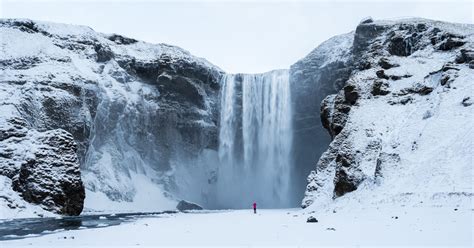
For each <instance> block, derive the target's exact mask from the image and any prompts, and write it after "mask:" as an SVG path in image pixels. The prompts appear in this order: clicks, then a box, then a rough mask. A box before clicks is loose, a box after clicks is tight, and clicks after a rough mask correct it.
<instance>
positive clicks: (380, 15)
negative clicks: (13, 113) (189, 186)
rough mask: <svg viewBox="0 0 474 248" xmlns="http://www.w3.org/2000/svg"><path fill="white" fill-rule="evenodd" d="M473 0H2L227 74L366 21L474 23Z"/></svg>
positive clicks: (276, 63) (264, 67) (272, 61)
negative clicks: (163, 46)
mask: <svg viewBox="0 0 474 248" xmlns="http://www.w3.org/2000/svg"><path fill="white" fill-rule="evenodd" d="M473 5H474V4H473V2H472V1H454V0H452V1H444V2H440V1H437V2H430V1H417V2H414V1H403V2H401V1H397V2H394V1H391V2H385V1H373V0H372V1H351V2H340V1H337V2H335V1H332V2H329V1H278V2H275V1H273V2H271V1H268V0H267V1H220V2H218V1H199V0H191V1H160V0H156V1H153V0H148V1H145V0H141V1H131V0H128V1H112V0H101V1H90V0H86V1H78V0H75V1H74V0H72V1H68V0H63V1H51V0H50V1H47V0H36V1H35V0H0V16H1V17H4V18H17V17H21V18H30V19H35V20H45V21H53V22H62V23H72V24H81V25H87V26H90V27H92V28H93V29H94V30H96V31H99V32H104V33H119V34H123V35H125V36H129V37H132V38H136V39H139V40H144V41H148V42H152V43H168V44H172V45H177V46H180V47H182V48H184V49H186V50H188V51H190V52H191V53H193V54H194V55H197V56H200V57H204V58H206V59H208V60H209V61H210V62H212V63H214V64H216V65H217V66H219V67H221V68H222V69H224V70H226V71H227V72H264V71H269V70H272V69H279V68H288V67H289V66H290V65H291V64H293V63H294V62H296V61H297V60H298V59H300V58H302V57H304V56H305V55H306V54H307V53H309V52H310V51H311V50H313V49H314V48H315V47H316V46H317V45H318V44H320V43H321V42H323V41H324V40H326V39H328V38H330V37H332V36H334V35H337V34H341V33H346V32H350V31H351V30H353V29H355V27H356V26H357V24H358V23H359V21H360V20H361V19H362V18H364V17H366V16H372V17H373V18H375V19H387V18H397V17H411V16H416V17H425V18H430V19H437V20H444V21H450V22H461V23H473V12H474V7H473Z"/></svg>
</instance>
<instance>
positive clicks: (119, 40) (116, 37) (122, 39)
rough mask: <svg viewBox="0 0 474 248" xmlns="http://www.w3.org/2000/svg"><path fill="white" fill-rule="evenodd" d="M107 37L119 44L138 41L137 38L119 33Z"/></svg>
mask: <svg viewBox="0 0 474 248" xmlns="http://www.w3.org/2000/svg"><path fill="white" fill-rule="evenodd" d="M107 39H109V40H111V41H113V42H115V43H117V44H119V45H130V44H133V43H137V42H138V41H137V40H135V39H132V38H128V37H125V36H122V35H118V34H112V35H110V36H108V37H107Z"/></svg>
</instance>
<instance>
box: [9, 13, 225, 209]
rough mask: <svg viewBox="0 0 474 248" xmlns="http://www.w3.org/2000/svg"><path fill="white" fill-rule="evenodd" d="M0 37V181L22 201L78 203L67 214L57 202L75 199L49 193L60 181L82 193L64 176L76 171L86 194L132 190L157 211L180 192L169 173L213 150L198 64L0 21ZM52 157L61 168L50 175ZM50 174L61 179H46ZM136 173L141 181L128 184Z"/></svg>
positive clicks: (210, 106)
mask: <svg viewBox="0 0 474 248" xmlns="http://www.w3.org/2000/svg"><path fill="white" fill-rule="evenodd" d="M0 37H1V39H0V42H1V52H0V53H1V56H0V68H1V71H0V73H1V74H0V113H1V116H0V154H1V156H0V174H1V175H3V176H7V177H9V178H12V179H13V184H15V185H16V186H15V187H14V188H15V189H16V190H18V191H19V192H20V193H21V194H22V195H23V198H24V199H25V200H27V201H30V202H34V203H38V204H40V205H41V206H43V207H45V208H46V209H49V210H51V209H54V211H56V212H58V213H62V214H79V213H80V210H81V209H82V200H81V201H75V200H74V201H72V203H74V204H75V206H74V207H73V208H71V207H70V206H69V205H68V204H69V202H67V200H72V199H75V198H74V197H76V198H77V199H79V198H81V197H82V198H83V195H84V193H83V191H80V190H79V189H77V190H79V191H76V188H75V187H72V188H71V189H74V190H72V191H73V192H69V193H74V192H75V193H76V194H75V195H74V196H73V197H71V198H68V197H66V198H67V199H63V198H61V197H63V196H65V195H61V194H56V193H57V192H55V190H56V189H61V183H62V182H64V181H67V182H71V183H72V182H73V181H74V183H73V184H74V185H76V186H79V185H82V183H81V182H80V178H79V180H78V181H77V180H73V181H70V180H69V178H68V176H69V175H70V174H69V172H71V173H73V174H74V176H75V177H79V174H78V173H79V171H78V166H77V165H79V164H80V168H81V174H82V180H83V183H84V185H85V187H86V190H87V191H88V192H92V193H96V194H103V195H104V196H105V197H107V198H109V199H110V200H113V201H117V202H120V201H122V202H127V203H129V202H134V201H135V200H136V196H137V191H139V190H140V191H142V192H148V193H147V194H149V193H150V192H153V194H151V193H150V195H149V196H143V197H142V198H147V197H148V198H150V197H151V198H150V199H154V200H156V203H155V204H156V208H157V209H160V208H161V207H163V206H164V205H166V206H169V205H170V204H169V202H166V203H163V199H164V198H172V197H170V193H169V192H173V193H175V192H179V191H182V190H183V189H182V188H180V186H182V185H183V184H184V183H181V184H180V183H176V180H175V177H178V176H179V175H176V173H175V172H176V171H177V169H176V166H177V165H180V164H186V163H182V161H190V160H191V161H193V159H195V158H196V157H198V156H200V153H201V152H202V151H203V150H205V149H211V150H212V149H214V150H215V149H217V134H218V130H217V129H218V128H217V123H218V119H219V111H218V108H217V105H218V92H219V84H218V81H219V78H220V76H221V74H222V71H221V70H220V69H219V68H217V67H216V66H214V65H212V64H210V63H209V62H207V61H206V60H204V59H201V58H197V57H194V56H192V55H191V54H190V53H189V52H187V51H185V50H183V49H181V48H178V47H174V46H170V45H166V44H149V43H145V42H140V41H136V40H134V39H130V38H126V37H123V36H120V35H115V34H112V35H106V34H101V33H97V32H95V31H93V30H92V29H91V28H88V27H84V26H74V25H65V24H57V23H48V22H37V21H31V20H25V19H3V20H0ZM71 135H72V136H71ZM69 137H73V139H74V142H75V143H76V144H77V160H78V162H74V159H75V158H73V154H72V149H73V146H74V147H75V146H76V145H72V140H69ZM55 139H59V140H55ZM33 144H38V149H37V151H32V149H33V148H34V146H33ZM42 144H44V146H43V145H42ZM61 146H64V147H67V149H66V150H62V148H61ZM35 149H36V148H35ZM41 154H45V155H44V157H41V159H38V158H39V157H40V155H41ZM55 154H56V155H57V156H59V157H60V161H61V163H62V162H64V163H63V164H62V165H61V166H59V167H58V166H56V165H55V163H57V162H58V161H56V160H54V159H52V158H53V157H54V156H56V155H55ZM64 155H67V158H66V157H64ZM35 157H36V160H34V159H35ZM33 160H34V161H36V163H33V162H31V163H26V164H25V161H33ZM187 164H193V163H189V162H188V163H187ZM56 169H58V171H61V173H63V170H65V171H64V173H63V174H61V173H60V174H57V175H56V174H54V173H52V174H49V173H48V171H49V170H54V171H56ZM193 169H194V170H197V171H199V168H190V170H193ZM56 172H57V171H56ZM191 174H192V173H191ZM140 175H145V178H148V180H149V181H150V182H149V183H136V182H135V181H134V179H133V178H136V177H141V176H140ZM35 177H38V178H35ZM15 178H20V179H21V180H17V181H16V180H15ZM186 179H187V178H186V177H185V178H184V179H182V181H181V182H183V181H185V180H186ZM35 180H38V182H36V181H35ZM32 181H35V182H34V183H33V182H32ZM15 182H18V183H17V184H16V183H15ZM44 182H51V183H53V182H54V183H55V184H56V185H55V187H53V188H54V189H52V188H50V187H49V186H46V185H49V183H46V184H44V185H43V183H44ZM140 185H141V186H143V185H147V187H151V188H146V189H143V188H141V189H140V188H138V187H139V186H140ZM81 187H82V186H81ZM31 192H34V193H32V194H29V193H31ZM78 192H79V193H78ZM80 192H82V193H80ZM157 192H158V193H157ZM2 193H3V192H1V193H0V194H2ZM62 193H64V192H62ZM69 193H66V195H67V194H69ZM60 195H61V196H60ZM141 195H143V194H141ZM94 197H99V196H96V195H95V196H94ZM140 197H141V196H140ZM49 199H54V201H53V202H54V204H53V203H52V202H50V201H49ZM60 201H64V202H66V203H64V204H65V205H62V206H60V205H61V204H59V205H58V204H56V203H57V202H60ZM169 201H174V200H172V199H170V200H169ZM86 202H88V203H91V202H90V201H86ZM160 202H161V203H163V204H164V205H160V204H161V203H160ZM92 204H93V203H92ZM172 205H175V204H172ZM65 206H68V207H65ZM56 207H57V208H56ZM86 207H87V208H88V209H100V208H101V206H95V205H91V206H86ZM140 210H142V209H140V208H139V207H137V208H136V211H140ZM147 210H149V209H148V208H147Z"/></svg>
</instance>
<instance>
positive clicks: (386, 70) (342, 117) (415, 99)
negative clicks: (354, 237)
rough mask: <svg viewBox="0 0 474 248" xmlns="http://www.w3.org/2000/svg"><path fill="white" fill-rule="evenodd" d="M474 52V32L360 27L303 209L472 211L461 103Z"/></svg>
mask: <svg viewBox="0 0 474 248" xmlns="http://www.w3.org/2000/svg"><path fill="white" fill-rule="evenodd" d="M473 50H474V25H469V24H451V23H444V22H438V21H431V20H425V19H406V20H398V21H374V22H368V23H367V22H362V23H361V24H360V25H359V26H358V27H357V29H356V32H355V33H354V42H353V44H352V48H351V50H350V51H349V52H350V53H351V56H352V64H351V66H352V68H353V69H352V72H351V73H350V77H349V78H348V79H347V80H346V81H345V82H344V84H345V85H344V87H343V89H341V90H340V91H339V92H338V93H337V94H335V95H329V96H327V97H326V98H325V99H324V101H323V102H322V107H321V109H322V114H321V116H322V122H323V125H324V127H325V128H326V129H327V130H328V131H329V133H330V134H331V136H332V137H333V141H332V142H331V144H330V146H329V148H328V150H327V151H326V152H324V154H323V155H322V156H321V158H320V159H319V162H318V163H317V166H316V169H315V170H314V171H313V172H311V173H310V175H309V176H308V184H307V187H306V193H305V198H304V199H303V202H302V206H303V207H308V206H310V205H312V208H318V207H321V206H322V205H324V204H327V203H331V202H332V201H333V199H334V198H337V199H336V201H340V202H344V203H342V204H345V203H347V202H348V201H352V200H353V201H357V202H359V203H377V202H378V203H380V202H387V201H393V202H399V203H402V202H403V203H408V204H417V203H420V202H421V203H422V202H423V201H425V202H438V203H439V201H438V200H439V199H440V198H443V199H449V200H448V201H450V202H453V203H456V204H466V203H467V204H468V203H469V201H470V200H471V199H472V196H473V193H472V185H473V184H472V183H473V181H472V161H473V157H472V140H473V139H474V136H473V134H474V132H473V120H474V118H473V117H474V116H473V109H472V105H469V104H467V105H466V104H463V101H465V100H464V99H472V97H473V96H472V94H473V90H472V82H473V81H474V71H473V70H472V68H470V64H471V63H472V51H473ZM466 101H468V100H466ZM341 196H342V197H341ZM351 199H352V200H351ZM442 201H443V200H441V202H442Z"/></svg>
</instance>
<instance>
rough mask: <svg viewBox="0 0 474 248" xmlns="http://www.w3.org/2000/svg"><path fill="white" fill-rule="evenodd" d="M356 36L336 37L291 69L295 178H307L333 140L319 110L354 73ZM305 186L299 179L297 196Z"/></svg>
mask: <svg viewBox="0 0 474 248" xmlns="http://www.w3.org/2000/svg"><path fill="white" fill-rule="evenodd" d="M353 39H354V34H353V33H349V34H344V35H339V36H336V37H333V38H331V39H329V40H327V41H326V42H324V43H322V44H321V45H320V46H318V47H317V48H316V49H314V50H313V51H312V52H311V53H309V54H308V55H307V56H306V57H304V58H303V59H301V60H299V61H298V62H296V63H295V64H294V65H292V66H291V68H290V84H291V98H292V106H293V113H294V117H293V120H294V121H293V122H294V123H293V129H294V136H293V137H294V138H293V144H294V146H293V153H294V158H295V161H294V164H295V167H296V170H295V172H296V173H297V175H296V178H305V177H306V175H307V174H308V172H309V171H311V170H312V169H313V168H314V161H316V160H317V159H318V158H319V157H320V156H321V154H322V153H323V152H324V151H325V150H326V149H327V147H328V145H329V143H330V141H331V137H330V136H329V135H328V134H327V132H326V131H325V130H324V128H323V125H325V124H324V123H322V119H321V118H320V116H319V114H318V113H319V112H320V109H321V101H322V100H323V99H324V98H325V97H326V96H328V95H331V94H334V93H336V92H338V91H339V90H340V89H342V87H343V86H344V83H345V82H346V81H347V79H348V78H349V76H350V74H351V71H352V65H353V62H352V51H351V50H350V48H351V47H352V43H353ZM326 114H327V113H326ZM304 187H305V182H304V180H299V181H298V182H297V188H300V189H301V191H300V192H295V196H296V197H297V198H299V199H301V196H302V195H303V189H304Z"/></svg>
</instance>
